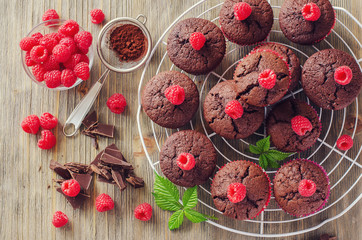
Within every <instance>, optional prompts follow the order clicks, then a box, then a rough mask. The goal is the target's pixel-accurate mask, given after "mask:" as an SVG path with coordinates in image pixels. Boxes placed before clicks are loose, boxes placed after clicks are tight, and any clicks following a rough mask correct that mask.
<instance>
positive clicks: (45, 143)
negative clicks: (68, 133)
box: [38, 130, 57, 150]
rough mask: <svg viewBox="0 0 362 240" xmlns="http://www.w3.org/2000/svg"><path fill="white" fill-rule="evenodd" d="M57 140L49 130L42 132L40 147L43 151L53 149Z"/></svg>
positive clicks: (39, 141)
mask: <svg viewBox="0 0 362 240" xmlns="http://www.w3.org/2000/svg"><path fill="white" fill-rule="evenodd" d="M56 142H57V139H56V138H55V136H54V135H53V133H52V132H51V131H49V130H43V131H41V138H40V139H39V140H38V147H39V148H41V149H44V150H46V149H51V148H52V147H54V146H55V144H56Z"/></svg>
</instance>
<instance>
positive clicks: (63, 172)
mask: <svg viewBox="0 0 362 240" xmlns="http://www.w3.org/2000/svg"><path fill="white" fill-rule="evenodd" d="M49 168H50V169H51V170H53V171H54V172H56V173H57V174H58V175H59V176H61V177H62V178H64V179H71V178H72V176H71V175H70V172H69V171H68V169H67V168H66V167H64V166H63V165H62V164H60V163H58V162H56V161H54V160H51V161H50V165H49Z"/></svg>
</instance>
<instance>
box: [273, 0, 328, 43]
mask: <svg viewBox="0 0 362 240" xmlns="http://www.w3.org/2000/svg"><path fill="white" fill-rule="evenodd" d="M279 24H280V28H281V30H282V31H283V33H284V35H285V37H286V38H288V39H289V40H290V41H292V42H295V43H298V44H304V45H308V44H314V43H317V42H320V41H322V40H323V39H324V38H325V37H326V36H327V35H328V34H329V33H330V32H331V31H332V28H333V27H334V24H335V12H334V9H333V7H332V5H331V3H330V2H329V0H298V1H295V0H285V1H284V3H283V5H282V7H281V9H280V12H279Z"/></svg>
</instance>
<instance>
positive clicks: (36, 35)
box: [30, 32, 43, 40]
mask: <svg viewBox="0 0 362 240" xmlns="http://www.w3.org/2000/svg"><path fill="white" fill-rule="evenodd" d="M30 37H32V38H35V39H38V40H40V39H41V38H42V37H43V34H41V33H40V32H36V33H33V34H32V35H31V36H30Z"/></svg>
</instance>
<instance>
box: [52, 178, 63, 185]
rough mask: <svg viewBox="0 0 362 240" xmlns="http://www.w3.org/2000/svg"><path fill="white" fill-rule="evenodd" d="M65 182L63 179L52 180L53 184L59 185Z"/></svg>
mask: <svg viewBox="0 0 362 240" xmlns="http://www.w3.org/2000/svg"><path fill="white" fill-rule="evenodd" d="M64 181H66V180H65V179H53V182H55V183H58V184H59V185H62V183H63V182H64Z"/></svg>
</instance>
